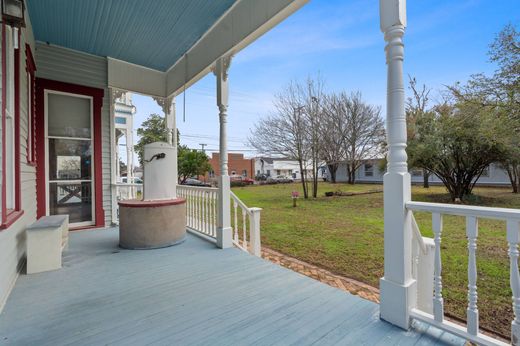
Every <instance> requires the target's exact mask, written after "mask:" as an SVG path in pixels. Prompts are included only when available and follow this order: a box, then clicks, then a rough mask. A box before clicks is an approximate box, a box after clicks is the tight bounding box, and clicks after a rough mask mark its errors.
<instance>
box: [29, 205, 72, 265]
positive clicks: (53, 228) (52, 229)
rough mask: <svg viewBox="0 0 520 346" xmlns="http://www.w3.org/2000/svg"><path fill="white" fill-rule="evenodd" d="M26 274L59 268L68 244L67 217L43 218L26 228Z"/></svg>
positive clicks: (53, 216)
mask: <svg viewBox="0 0 520 346" xmlns="http://www.w3.org/2000/svg"><path fill="white" fill-rule="evenodd" d="M26 233H27V274H33V273H40V272H44V271H49V270H55V269H59V268H61V254H62V251H64V250H66V249H67V248H68V243H69V216H68V215H51V216H43V217H41V218H40V219H39V220H38V221H36V222H35V223H33V224H32V225H30V226H29V227H27V231H26Z"/></svg>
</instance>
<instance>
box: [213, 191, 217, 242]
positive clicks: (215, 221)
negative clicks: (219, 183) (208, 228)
mask: <svg viewBox="0 0 520 346" xmlns="http://www.w3.org/2000/svg"><path fill="white" fill-rule="evenodd" d="M217 209H218V192H217V191H213V236H214V237H216V236H217Z"/></svg>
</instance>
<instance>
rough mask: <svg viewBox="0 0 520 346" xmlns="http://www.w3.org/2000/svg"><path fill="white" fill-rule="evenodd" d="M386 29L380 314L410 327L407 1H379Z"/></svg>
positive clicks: (412, 293)
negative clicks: (385, 150) (405, 74)
mask: <svg viewBox="0 0 520 346" xmlns="http://www.w3.org/2000/svg"><path fill="white" fill-rule="evenodd" d="M379 5H380V16H381V30H382V31H383V32H384V34H385V41H386V42H387V45H386V48H385V51H386V64H387V69H388V70H387V71H388V73H387V101H386V103H387V105H386V112H387V115H386V131H387V132H386V133H387V141H388V156H387V160H388V170H387V173H386V174H385V176H384V180H383V181H384V230H385V240H384V247H385V250H384V254H385V266H384V269H385V274H384V277H383V278H381V281H380V290H381V297H380V298H381V305H380V312H381V318H382V319H384V320H386V321H388V322H390V323H392V324H395V325H397V326H399V327H401V328H404V329H408V328H409V326H410V309H411V308H412V307H414V305H415V299H416V297H415V295H416V283H415V280H414V279H413V278H412V224H411V217H410V213H409V212H408V211H407V210H406V207H405V204H406V202H408V201H410V200H411V181H410V174H409V173H408V165H407V162H406V161H407V155H406V150H405V149H406V116H405V108H404V106H405V103H404V102H405V95H404V84H403V58H404V45H403V35H404V29H405V26H406V1H405V0H380V2H379Z"/></svg>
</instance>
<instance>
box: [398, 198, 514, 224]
mask: <svg viewBox="0 0 520 346" xmlns="http://www.w3.org/2000/svg"><path fill="white" fill-rule="evenodd" d="M406 208H407V209H409V210H414V211H426V212H430V213H439V214H447V215H456V216H474V217H479V218H484V219H495V220H511V219H514V220H518V221H519V222H520V209H509V208H492V207H478V206H472V205H458V204H442V203H428V202H407V203H406Z"/></svg>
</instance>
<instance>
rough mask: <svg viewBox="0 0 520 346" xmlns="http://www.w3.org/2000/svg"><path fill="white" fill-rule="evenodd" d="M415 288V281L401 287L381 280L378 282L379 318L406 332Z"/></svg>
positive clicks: (383, 279) (413, 303)
mask: <svg viewBox="0 0 520 346" xmlns="http://www.w3.org/2000/svg"><path fill="white" fill-rule="evenodd" d="M416 286H417V283H416V281H415V280H410V281H409V282H408V283H407V284H405V285H401V284H398V283H396V282H392V281H388V280H386V279H385V278H381V279H380V281H379V289H380V292H381V293H380V301H381V303H380V305H379V311H380V314H381V318H382V319H383V320H385V321H387V322H389V323H392V324H393V325H396V326H398V327H400V328H403V329H406V330H408V329H409V328H410V322H411V321H410V310H411V309H412V308H413V307H414V306H415V298H416V297H415V295H416Z"/></svg>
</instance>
